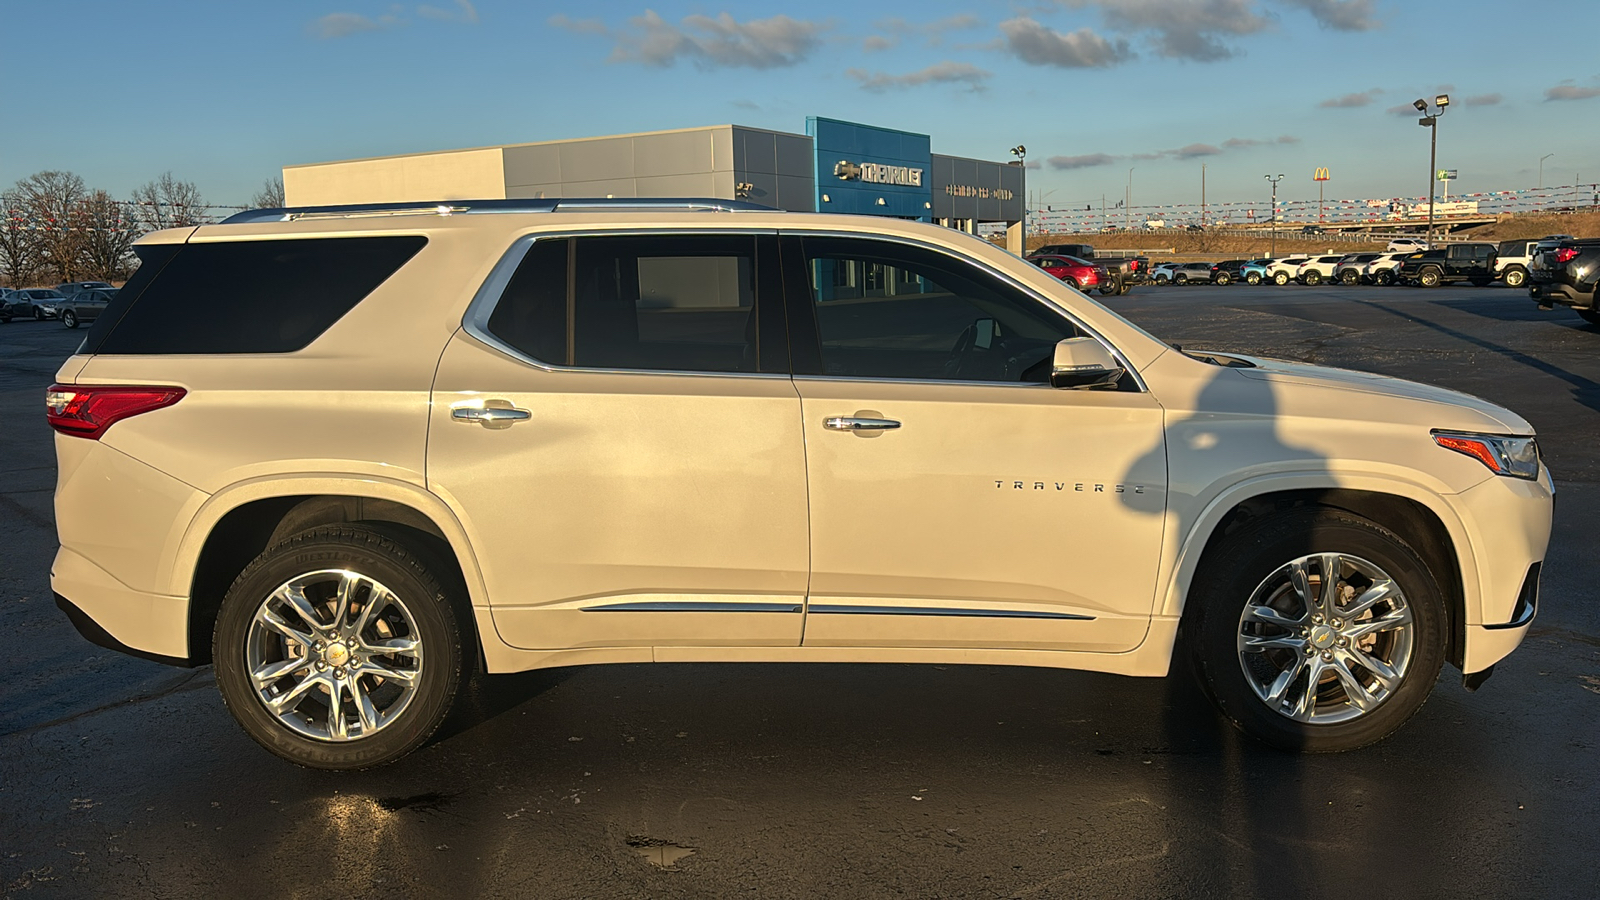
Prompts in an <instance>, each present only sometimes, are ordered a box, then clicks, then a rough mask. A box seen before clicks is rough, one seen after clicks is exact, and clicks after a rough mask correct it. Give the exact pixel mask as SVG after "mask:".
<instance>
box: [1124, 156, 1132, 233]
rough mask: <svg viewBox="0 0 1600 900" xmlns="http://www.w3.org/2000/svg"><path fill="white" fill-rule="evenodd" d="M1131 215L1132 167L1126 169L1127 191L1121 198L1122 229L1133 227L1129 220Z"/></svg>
mask: <svg viewBox="0 0 1600 900" xmlns="http://www.w3.org/2000/svg"><path fill="white" fill-rule="evenodd" d="M1132 216H1133V169H1129V170H1128V193H1127V194H1126V195H1124V199H1123V202H1122V227H1123V229H1124V230H1127V229H1130V228H1132V227H1133V224H1132V222H1131V217H1132Z"/></svg>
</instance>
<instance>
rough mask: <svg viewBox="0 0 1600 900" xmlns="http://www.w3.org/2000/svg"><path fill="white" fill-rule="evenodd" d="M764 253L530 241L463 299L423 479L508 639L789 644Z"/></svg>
mask: <svg viewBox="0 0 1600 900" xmlns="http://www.w3.org/2000/svg"><path fill="white" fill-rule="evenodd" d="M775 247H776V238H775V237H774V236H772V235H764V236H758V235H750V234H745V235H731V234H724V235H681V234H663V235H643V236H629V237H606V236H576V237H557V238H548V239H541V240H538V241H534V242H532V243H531V246H528V247H527V249H526V253H525V256H523V258H522V260H521V262H520V265H517V266H516V268H515V269H514V274H513V273H512V272H510V271H507V272H505V274H504V275H503V276H501V275H497V276H495V277H494V278H491V280H490V284H489V286H487V287H486V288H485V292H484V295H483V296H481V297H480V298H479V300H478V301H476V302H475V303H474V304H473V307H472V309H471V310H469V312H468V321H467V324H466V326H465V327H464V328H463V330H462V331H460V332H458V333H457V334H456V336H455V337H454V338H453V339H452V340H451V341H450V343H449V346H448V347H447V348H446V350H445V353H444V356H443V358H442V359H441V360H440V364H439V370H438V375H437V376H436V379H435V384H434V393H433V410H432V413H431V415H432V420H431V422H430V425H429V440H428V484H429V488H430V489H431V490H433V491H434V492H435V493H437V494H439V495H440V496H441V497H443V498H445V500H446V502H448V503H449V504H450V505H451V506H452V507H453V508H454V509H455V511H456V513H457V515H458V516H459V517H460V518H461V520H462V522H463V523H464V524H465V526H466V528H467V530H468V533H469V536H470V538H471V541H472V545H473V549H474V552H475V553H476V555H477V562H478V565H479V567H480V568H481V570H482V572H483V576H484V581H485V584H486V587H487V591H488V596H489V602H490V604H491V609H492V613H493V617H494V623H495V627H496V629H497V630H498V631H499V633H500V636H501V637H502V638H503V639H504V640H505V641H506V642H507V643H509V644H511V645H512V646H515V647H523V648H531V649H564V648H579V647H641V648H647V647H650V646H791V647H792V646H797V645H798V644H799V642H800V630H801V619H802V613H801V607H802V604H803V603H804V599H805V586H806V569H807V534H806V493H805V460H804V449H803V442H802V436H801V432H800V400H799V397H798V396H797V394H796V392H795V389H794V386H793V383H792V382H791V381H790V379H789V376H788V358H787V348H786V345H785V340H784V334H783V326H782V319H781V316H779V317H770V316H768V315H767V313H766V306H765V305H764V304H765V303H768V302H772V301H768V300H767V299H766V298H769V297H771V298H776V297H777V296H778V295H779V290H778V288H777V284H778V282H777V278H778V275H777V270H776V269H775V268H771V269H770V271H769V270H768V268H766V267H769V261H770V260H774V259H775V258H776V252H775ZM509 268H510V264H509V263H508V264H507V265H505V266H502V269H503V270H505V269H509ZM500 281H503V282H504V287H503V290H502V289H500V287H499V282H500Z"/></svg>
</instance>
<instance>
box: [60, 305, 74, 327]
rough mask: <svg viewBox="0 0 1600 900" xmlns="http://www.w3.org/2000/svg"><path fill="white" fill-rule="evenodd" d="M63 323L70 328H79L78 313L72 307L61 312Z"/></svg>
mask: <svg viewBox="0 0 1600 900" xmlns="http://www.w3.org/2000/svg"><path fill="white" fill-rule="evenodd" d="M61 324H63V325H65V326H67V327H68V328H77V327H78V314H77V313H75V312H73V311H72V310H70V309H69V310H66V311H64V312H62V313H61Z"/></svg>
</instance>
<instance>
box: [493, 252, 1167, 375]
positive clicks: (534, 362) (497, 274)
mask: <svg viewBox="0 0 1600 900" xmlns="http://www.w3.org/2000/svg"><path fill="white" fill-rule="evenodd" d="M655 235H751V236H757V235H779V236H788V235H792V236H795V237H801V238H803V237H806V236H812V237H833V238H850V239H855V240H876V241H884V242H888V243H894V244H904V245H906V246H909V247H917V248H920V249H924V250H931V251H933V252H935V253H939V254H941V255H944V256H947V257H949V258H950V259H952V260H954V261H956V262H957V263H960V264H962V265H965V266H968V267H970V268H974V269H977V270H979V271H980V272H983V273H986V274H989V275H992V276H994V277H996V278H999V279H1000V280H1001V281H1002V282H1004V283H1005V284H1006V285H1007V286H1009V287H1011V288H1013V289H1015V290H1018V291H1021V292H1022V293H1023V294H1025V295H1027V296H1028V297H1030V298H1032V299H1033V300H1034V301H1035V302H1038V303H1042V304H1044V305H1045V306H1046V307H1048V308H1049V309H1051V310H1053V311H1055V312H1056V313H1057V314H1059V315H1060V316H1062V317H1063V318H1065V319H1066V320H1067V321H1069V322H1071V323H1072V324H1073V326H1074V327H1076V328H1078V329H1079V330H1080V331H1082V332H1083V333H1084V334H1085V335H1087V336H1088V337H1091V338H1094V340H1095V341H1096V342H1097V343H1099V344H1100V346H1102V347H1104V348H1105V349H1106V351H1107V352H1108V353H1110V354H1111V355H1112V357H1114V358H1115V359H1116V360H1117V361H1118V362H1120V363H1122V368H1123V371H1125V372H1128V373H1129V374H1131V375H1132V376H1133V380H1134V384H1135V385H1137V386H1138V388H1139V392H1140V393H1149V392H1150V387H1149V385H1147V384H1146V383H1145V380H1144V376H1143V375H1141V374H1140V373H1139V370H1138V369H1137V368H1135V367H1134V366H1133V364H1132V363H1130V362H1129V361H1128V358H1127V357H1126V356H1124V355H1123V353H1122V351H1121V350H1119V349H1117V347H1116V346H1115V345H1114V344H1112V343H1111V341H1109V340H1107V339H1106V337H1105V336H1104V335H1102V334H1101V333H1100V332H1099V331H1096V330H1095V329H1094V328H1091V327H1090V326H1089V325H1088V323H1086V322H1084V321H1083V320H1082V319H1081V318H1079V317H1078V316H1076V315H1074V314H1073V313H1072V311H1071V310H1068V309H1067V308H1066V307H1064V306H1062V305H1061V304H1059V303H1057V302H1056V301H1054V300H1052V299H1051V298H1049V297H1048V296H1046V295H1044V294H1042V293H1040V292H1039V291H1037V290H1035V289H1034V288H1032V287H1030V286H1028V285H1026V284H1023V283H1022V282H1020V281H1018V280H1017V279H1016V278H1014V277H1012V276H1011V275H1010V274H1009V273H1007V272H1002V271H1000V270H999V269H995V268H992V267H990V266H987V265H983V264H980V263H979V262H978V261H976V260H974V259H971V258H970V257H964V256H961V255H959V254H956V253H954V252H952V251H951V250H949V249H948V248H945V247H941V246H939V245H938V244H933V243H929V242H927V241H919V240H916V239H915V238H907V237H902V236H900V235H885V234H876V233H873V232H868V231H839V230H836V229H817V230H811V229H805V228H792V227H784V228H782V229H779V228H756V227H744V228H740V227H737V226H733V227H713V228H692V229H690V228H684V227H682V226H673V227H662V228H628V229H616V230H612V229H605V228H593V227H589V228H579V229H560V230H556V231H540V232H536V233H534V234H525V235H523V236H521V237H519V238H517V239H516V240H515V241H513V242H512V244H511V246H510V247H508V248H507V249H506V251H505V253H503V254H501V256H500V260H499V261H498V262H496V263H495V265H494V268H493V269H491V270H490V271H489V276H488V277H487V278H485V279H484V282H483V284H482V285H480V286H479V288H478V290H477V292H476V293H474V294H473V297H472V301H471V302H470V303H468V304H467V311H466V313H465V314H464V315H463V316H462V320H461V327H462V329H463V330H465V331H466V332H467V334H469V335H471V336H472V337H473V338H474V339H476V340H478V341H479V342H481V343H483V344H486V345H488V346H489V347H491V348H493V349H495V350H498V351H500V352H501V353H504V354H506V355H507V356H510V357H512V358H513V359H516V360H518V361H520V362H523V363H526V364H528V365H530V366H533V367H534V368H537V369H542V370H544V371H546V372H595V373H602V374H608V375H689V376H695V377H706V378H791V377H793V378H805V379H808V380H817V379H822V380H837V381H855V382H881V383H896V384H941V385H943V384H951V385H957V384H965V385H970V384H979V385H998V386H1002V387H1046V388H1049V389H1050V390H1059V388H1052V387H1050V386H1049V385H1048V384H1017V383H1014V382H1008V381H943V380H939V381H935V380H930V379H925V378H855V377H850V376H829V375H805V376H795V375H792V373H790V374H784V373H777V372H700V371H691V370H687V369H684V370H679V369H596V368H588V367H585V366H565V365H557V364H555V363H548V362H545V361H543V360H540V359H536V358H534V357H532V356H529V355H528V354H526V353H523V352H522V351H520V350H518V349H516V348H515V347H512V346H511V345H509V344H507V343H506V342H504V341H502V340H500V339H499V338H497V337H495V336H494V335H493V334H492V333H490V331H489V328H488V324H489V317H490V315H492V314H493V313H494V307H495V304H497V303H498V302H499V301H500V297H501V295H502V294H504V293H505V289H506V287H507V286H508V285H509V284H510V283H511V277H512V276H513V275H514V274H516V271H517V266H519V265H521V264H522V260H523V258H524V257H526V256H527V254H528V250H529V248H531V247H532V246H533V244H534V242H535V241H542V240H564V239H567V238H575V237H650V236H655ZM809 299H810V298H809V297H808V298H807V300H808V302H809ZM1091 302H1093V301H1091ZM791 337H792V336H791ZM819 337H820V335H819Z"/></svg>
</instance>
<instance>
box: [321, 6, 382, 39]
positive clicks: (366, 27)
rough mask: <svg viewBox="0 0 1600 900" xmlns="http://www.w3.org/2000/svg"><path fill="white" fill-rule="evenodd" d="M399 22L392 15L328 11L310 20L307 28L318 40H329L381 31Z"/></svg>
mask: <svg viewBox="0 0 1600 900" xmlns="http://www.w3.org/2000/svg"><path fill="white" fill-rule="evenodd" d="M399 24H400V20H399V19H396V18H395V17H394V16H379V17H377V18H376V19H369V18H367V17H366V16H362V15H357V14H356V13H329V14H327V15H325V16H323V17H322V18H320V19H317V20H316V21H315V22H312V23H311V24H310V25H309V26H308V30H310V32H311V33H312V35H314V36H316V37H317V38H318V39H320V40H324V41H331V40H335V39H337V38H342V37H349V36H350V35H352V34H361V33H363V32H367V31H383V30H385V29H388V28H393V27H395V26H396V25H399Z"/></svg>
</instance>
